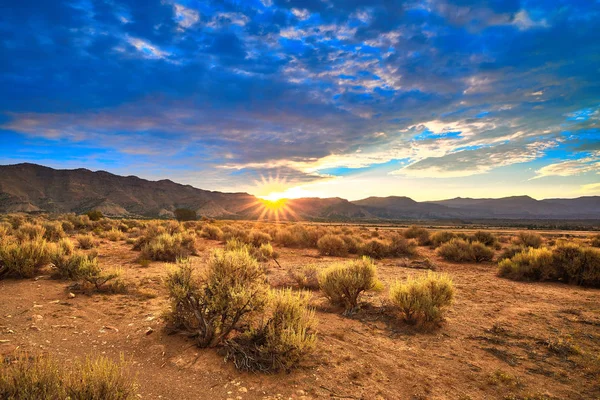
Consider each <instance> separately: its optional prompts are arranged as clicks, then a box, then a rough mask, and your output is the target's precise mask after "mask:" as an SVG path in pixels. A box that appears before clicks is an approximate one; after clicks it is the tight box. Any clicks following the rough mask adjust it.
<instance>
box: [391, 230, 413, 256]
mask: <svg viewBox="0 0 600 400" xmlns="http://www.w3.org/2000/svg"><path fill="white" fill-rule="evenodd" d="M415 254H417V245H416V244H415V242H414V240H406V239H405V238H404V237H402V236H400V235H399V234H397V233H395V234H392V235H391V237H390V241H389V244H388V245H387V249H386V255H387V256H388V257H405V256H414V255H415Z"/></svg>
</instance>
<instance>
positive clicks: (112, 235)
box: [104, 228, 125, 242]
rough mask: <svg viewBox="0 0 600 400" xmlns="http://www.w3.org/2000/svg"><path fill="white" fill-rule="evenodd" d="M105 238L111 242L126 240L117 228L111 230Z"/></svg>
mask: <svg viewBox="0 0 600 400" xmlns="http://www.w3.org/2000/svg"><path fill="white" fill-rule="evenodd" d="M104 236H105V237H106V238H107V239H108V240H110V241H111V242H118V241H119V240H122V239H124V238H125V234H124V233H123V232H121V231H120V230H118V229H116V228H111V230H110V231H108V232H106V233H105V235H104Z"/></svg>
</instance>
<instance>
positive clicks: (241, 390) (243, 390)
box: [238, 386, 248, 393]
mask: <svg viewBox="0 0 600 400" xmlns="http://www.w3.org/2000/svg"><path fill="white" fill-rule="evenodd" d="M238 390H239V391H240V392H242V393H247V392H248V389H246V388H245V387H243V386H242V387H241V388H239V389H238Z"/></svg>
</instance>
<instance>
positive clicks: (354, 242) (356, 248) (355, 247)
mask: <svg viewBox="0 0 600 400" xmlns="http://www.w3.org/2000/svg"><path fill="white" fill-rule="evenodd" d="M341 238H342V240H343V241H344V243H345V244H346V248H347V249H348V253H350V254H358V253H359V252H360V248H361V246H362V240H361V239H360V238H357V237H356V236H353V235H342V236H341ZM317 243H318V242H317Z"/></svg>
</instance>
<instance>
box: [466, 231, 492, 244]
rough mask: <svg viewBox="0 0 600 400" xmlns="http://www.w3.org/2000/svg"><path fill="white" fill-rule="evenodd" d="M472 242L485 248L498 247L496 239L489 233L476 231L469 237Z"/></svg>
mask: <svg viewBox="0 0 600 400" xmlns="http://www.w3.org/2000/svg"><path fill="white" fill-rule="evenodd" d="M471 241H472V242H479V243H482V244H484V245H485V246H487V247H496V246H497V245H498V238H497V237H496V235H494V234H493V233H491V232H486V231H477V232H475V233H474V234H473V235H472V236H471Z"/></svg>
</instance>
